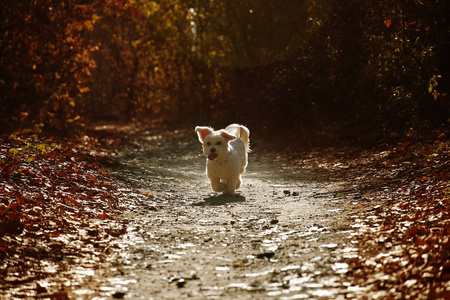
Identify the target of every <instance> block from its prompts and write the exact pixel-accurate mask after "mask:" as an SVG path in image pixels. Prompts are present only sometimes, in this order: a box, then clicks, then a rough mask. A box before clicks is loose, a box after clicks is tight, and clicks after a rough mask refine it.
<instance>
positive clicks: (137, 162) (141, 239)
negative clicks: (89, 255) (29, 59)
mask: <svg viewBox="0 0 450 300" xmlns="http://www.w3.org/2000/svg"><path fill="white" fill-rule="evenodd" d="M108 164H109V166H110V167H111V168H112V169H113V170H114V171H115V172H116V174H117V176H119V178H121V179H122V180H124V181H125V182H126V183H127V184H129V185H132V186H134V187H136V188H137V189H138V190H139V191H140V193H141V194H142V195H145V196H146V197H144V198H141V199H140V200H133V201H131V200H130V201H128V203H127V205H126V206H127V209H126V210H125V211H124V216H125V217H124V219H123V220H122V222H123V223H124V224H126V226H127V228H128V230H127V232H126V234H125V235H123V236H122V237H121V238H119V239H116V240H115V241H114V242H112V243H111V245H110V249H111V253H112V254H111V255H109V256H108V258H107V259H106V261H105V262H104V263H103V265H102V267H101V268H100V269H99V270H97V271H96V276H94V277H93V278H92V280H90V282H89V283H88V284H86V285H84V286H83V285H82V286H80V288H79V289H78V290H73V291H72V292H71V295H72V296H73V297H74V298H80V299H91V298H97V299H102V298H104V299H110V298H111V297H113V298H124V299H183V298H191V299H323V298H325V299H327V298H329V299H339V298H341V299H343V298H345V297H348V296H349V293H350V294H351V293H358V292H360V291H358V289H357V288H356V287H352V286H350V283H349V282H348V281H347V280H346V277H345V274H346V272H347V271H348V265H347V263H346V260H348V259H349V258H352V257H355V256H357V253H356V251H357V249H356V248H354V247H352V245H353V243H354V242H352V240H353V238H354V236H355V235H356V233H355V230H354V227H355V225H354V222H353V221H354V220H353V218H352V215H354V213H355V210H357V209H358V208H357V205H355V204H354V203H352V202H353V199H355V198H357V197H358V193H357V191H355V190H354V189H353V188H352V187H349V186H347V185H346V183H345V182H339V181H334V180H333V179H332V178H324V176H321V175H320V174H317V173H315V171H314V170H305V169H302V168H299V167H297V166H296V165H295V164H294V163H292V162H291V161H289V160H288V159H285V158H283V157H277V155H275V154H273V153H272V154H269V153H267V152H264V151H263V150H262V149H259V148H258V147H255V149H254V151H253V152H252V153H250V156H249V164H248V168H247V172H246V174H244V176H243V185H242V186H241V189H240V190H238V192H237V195H235V196H221V195H217V194H215V193H212V192H211V189H210V185H209V182H208V180H207V178H206V176H205V174H204V170H205V158H204V156H203V155H202V153H201V145H200V143H199V142H198V140H197V139H196V135H195V132H193V131H192V132H190V131H189V132H188V131H176V132H174V133H171V134H170V135H158V134H156V135H155V134H154V133H152V132H146V133H144V134H143V135H142V136H141V138H140V139H139V140H135V141H134V142H129V143H127V145H126V146H124V147H122V148H120V149H118V150H117V151H116V155H115V156H114V158H113V159H112V160H109V161H108Z"/></svg>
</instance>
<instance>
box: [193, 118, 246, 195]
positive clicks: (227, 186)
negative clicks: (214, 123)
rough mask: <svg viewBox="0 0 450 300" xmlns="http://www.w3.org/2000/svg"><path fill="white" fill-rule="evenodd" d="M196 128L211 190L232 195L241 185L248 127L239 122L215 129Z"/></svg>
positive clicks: (244, 165)
mask: <svg viewBox="0 0 450 300" xmlns="http://www.w3.org/2000/svg"><path fill="white" fill-rule="evenodd" d="M195 131H197V134H198V139H199V141H200V142H201V143H202V144H203V153H204V154H205V155H206V157H207V160H206V175H207V176H208V178H209V179H210V180H211V187H212V189H213V191H215V192H218V193H223V194H224V195H233V194H234V192H235V190H237V189H238V188H239V187H240V186H241V174H242V173H244V172H245V168H246V167H247V156H248V153H249V152H250V139H249V136H250V131H249V130H248V128H247V127H245V126H242V125H238V124H231V125H229V126H228V127H227V128H225V129H221V130H217V131H215V130H213V129H212V128H211V127H205V126H197V127H195Z"/></svg>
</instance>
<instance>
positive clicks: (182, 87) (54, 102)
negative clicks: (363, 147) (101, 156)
mask: <svg viewBox="0 0 450 300" xmlns="http://www.w3.org/2000/svg"><path fill="white" fill-rule="evenodd" d="M449 11H450V9H449V5H448V3H447V2H445V1H425V2H423V1H417V0H404V1H375V0H373V1H372V0H371V1H364V3H361V2H360V1H347V2H331V1H329V0H321V1H318V0H296V1H289V2H286V1H272V2H271V1H264V2H260V1H254V0H248V1H245V2H239V3H238V2H229V1H225V2H221V1H210V0H202V1H179V0H170V1H147V0H136V1H132V0H109V1H92V0H78V1H52V0H44V1H36V2H21V1H12V0H6V1H3V2H2V7H1V21H0V30H1V36H0V38H1V44H0V103H1V111H0V114H1V121H0V122H1V128H2V129H3V130H6V131H11V130H13V129H15V128H17V127H18V126H24V123H25V124H27V123H36V124H40V123H43V124H45V128H50V129H56V130H58V131H67V130H68V129H73V128H76V127H77V126H83V125H84V124H86V123H90V122H92V121H95V120H99V119H113V120H122V121H128V120H131V119H132V118H136V117H145V118H163V119H165V120H168V119H170V120H175V121H177V122H178V123H180V122H182V121H188V120H191V121H196V122H209V123H211V124H212V125H215V124H214V123H220V125H222V124H221V123H222V120H224V119H233V120H232V121H239V122H242V123H247V124H248V125H249V126H250V127H254V128H255V129H254V130H253V132H254V134H256V135H267V134H270V133H273V132H274V131H276V132H283V135H284V136H285V137H288V138H289V139H290V140H291V142H299V141H298V139H297V138H296V136H297V135H298V134H301V135H302V136H303V142H302V143H303V144H308V143H312V144H317V143H324V142H328V143H333V142H335V140H337V139H352V140H361V141H362V142H364V141H367V142H371V143H373V142H378V141H381V140H383V141H389V140H395V139H397V138H401V137H405V136H408V135H409V136H419V135H421V134H422V133H425V132H426V131H427V130H429V129H434V128H439V127H440V126H442V125H443V124H444V125H446V124H447V119H448V115H449V107H450V103H449V100H448V94H447V93H448V86H449V79H448V76H449V73H450V67H449V63H448V55H447V53H448V52H449V39H450V38H449V25H448V16H449V15H450V13H449ZM227 122H228V121H227ZM227 122H225V121H224V122H223V123H227ZM228 123H229V122H228Z"/></svg>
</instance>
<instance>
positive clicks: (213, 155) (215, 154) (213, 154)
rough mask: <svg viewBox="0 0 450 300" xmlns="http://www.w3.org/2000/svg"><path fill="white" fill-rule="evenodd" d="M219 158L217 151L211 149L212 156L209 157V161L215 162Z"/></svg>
mask: <svg viewBox="0 0 450 300" xmlns="http://www.w3.org/2000/svg"><path fill="white" fill-rule="evenodd" d="M217 156H219V155H217V153H216V149H214V148H211V154H210V155H208V159H209V160H214V159H215V158H216V157H217Z"/></svg>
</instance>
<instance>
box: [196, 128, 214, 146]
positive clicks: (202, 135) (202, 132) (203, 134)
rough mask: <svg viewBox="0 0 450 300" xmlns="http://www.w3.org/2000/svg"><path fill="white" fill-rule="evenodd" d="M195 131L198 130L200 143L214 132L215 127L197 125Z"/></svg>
mask: <svg viewBox="0 0 450 300" xmlns="http://www.w3.org/2000/svg"><path fill="white" fill-rule="evenodd" d="M195 131H197V134H198V140H199V141H200V143H203V140H204V139H205V137H206V136H207V135H210V134H211V133H212V132H213V129H212V128H211V127H205V126H197V127H195Z"/></svg>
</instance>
